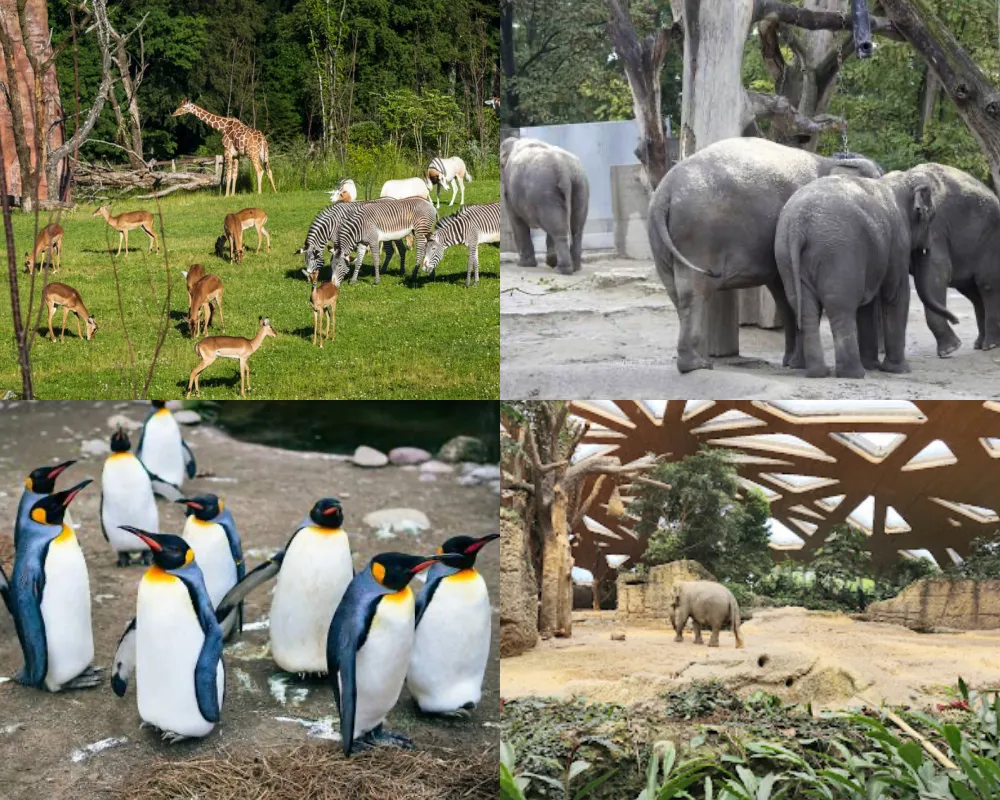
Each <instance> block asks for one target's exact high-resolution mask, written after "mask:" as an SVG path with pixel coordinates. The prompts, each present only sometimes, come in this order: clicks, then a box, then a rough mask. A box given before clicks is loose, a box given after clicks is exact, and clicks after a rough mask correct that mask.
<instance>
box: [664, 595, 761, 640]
mask: <svg viewBox="0 0 1000 800" xmlns="http://www.w3.org/2000/svg"><path fill="white" fill-rule="evenodd" d="M689 618H690V620H691V626H692V627H693V628H694V643H695V644H704V642H703V641H702V638H701V629H702V628H711V629H712V636H711V638H710V639H709V640H708V646H709V647H718V646H719V631H720V630H722V626H723V625H725V624H726V623H727V622H729V623H731V624H732V628H733V635H734V636H735V637H736V647H738V648H739V647H743V636H742V634H741V633H740V607H739V604H738V603H737V602H736V598H735V597H733V593H732V592H730V591H729V590H728V589H727V588H726V587H725V586H723V585H722V584H721V583H716V582H715V581H688V582H686V583H681V584H678V586H677V589H676V592H675V594H674V601H673V614H672V617H671V619H672V622H673V624H674V631H675V632H676V634H677V636H676V637H674V641H676V642H682V641H684V626H685V625H687V621H688V619H689Z"/></svg>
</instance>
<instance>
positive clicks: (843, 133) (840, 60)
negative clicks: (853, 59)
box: [837, 11, 850, 153]
mask: <svg viewBox="0 0 1000 800" xmlns="http://www.w3.org/2000/svg"><path fill="white" fill-rule="evenodd" d="M840 15H841V17H844V12H843V11H841V12H840ZM845 21H846V18H845ZM843 69H844V48H843V46H838V47H837V80H838V81H839V80H840V77H841V72H842V71H843ZM840 138H841V142H840V147H841V152H843V153H849V152H850V150H848V149H847V117H846V116H845V117H844V122H843V124H842V125H841V126H840Z"/></svg>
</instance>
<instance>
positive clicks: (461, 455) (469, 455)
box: [437, 436, 486, 464]
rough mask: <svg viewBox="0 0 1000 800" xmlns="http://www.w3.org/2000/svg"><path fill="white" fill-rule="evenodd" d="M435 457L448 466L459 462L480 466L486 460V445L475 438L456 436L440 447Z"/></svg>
mask: <svg viewBox="0 0 1000 800" xmlns="http://www.w3.org/2000/svg"><path fill="white" fill-rule="evenodd" d="M437 457H438V458H439V459H440V460H441V461H446V462H448V463H449V464H457V463H458V462H459V461H475V462H477V463H479V464H482V463H483V462H484V461H485V460H486V445H485V444H483V443H482V442H481V441H479V439H477V438H476V437H475V436H456V437H455V438H454V439H449V440H448V441H447V442H445V443H444V444H443V445H442V446H441V449H440V450H439V451H438V454H437Z"/></svg>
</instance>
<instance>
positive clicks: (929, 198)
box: [913, 183, 934, 222]
mask: <svg viewBox="0 0 1000 800" xmlns="http://www.w3.org/2000/svg"><path fill="white" fill-rule="evenodd" d="M913 211H914V213H916V215H917V221H918V222H928V221H930V219H931V217H933V216H934V190H933V188H932V187H931V185H930V184H929V183H918V184H917V185H916V186H915V187H914V189H913Z"/></svg>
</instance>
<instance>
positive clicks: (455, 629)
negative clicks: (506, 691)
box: [406, 533, 500, 717]
mask: <svg viewBox="0 0 1000 800" xmlns="http://www.w3.org/2000/svg"><path fill="white" fill-rule="evenodd" d="M499 538H500V535H499V534H496V533H491V534H489V535H488V536H483V537H480V538H478V539H474V538H472V537H470V536H455V537H453V538H451V539H449V540H448V541H446V542H445V543H444V544H443V545H442V547H441V549H440V550H439V551H438V552H439V553H451V554H454V555H456V556H457V558H456V559H454V560H453V562H452V563H449V564H435V565H434V566H433V567H431V569H430V571H429V572H428V573H427V583H426V584H425V585H424V589H423V591H422V592H421V593H420V596H419V597H418V598H417V611H416V627H417V632H416V638H415V639H414V643H413V653H412V655H411V656H410V670H409V672H408V673H407V676H406V686H407V688H408V689H409V690H410V694H412V695H413V699H414V700H416V703H417V706H418V707H419V708H420V710H421V711H423V712H424V713H425V714H442V715H448V716H460V717H462V716H467V715H468V712H469V711H471V710H472V709H474V708H475V707H476V705H477V704H478V703H479V700H480V698H481V697H482V690H483V676H484V675H485V673H486V663H487V662H488V661H489V657H490V641H491V637H490V622H491V619H492V614H493V609H492V607H491V606H490V595H489V592H488V591H487V590H486V581H484V580H483V576H482V575H480V574H479V573H478V572H477V571H476V555H477V554H478V553H479V551H480V550H481V549H482V548H483V547H484V546H485V545H487V544H488V543H489V542H492V541H493V540H494V539H499Z"/></svg>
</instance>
